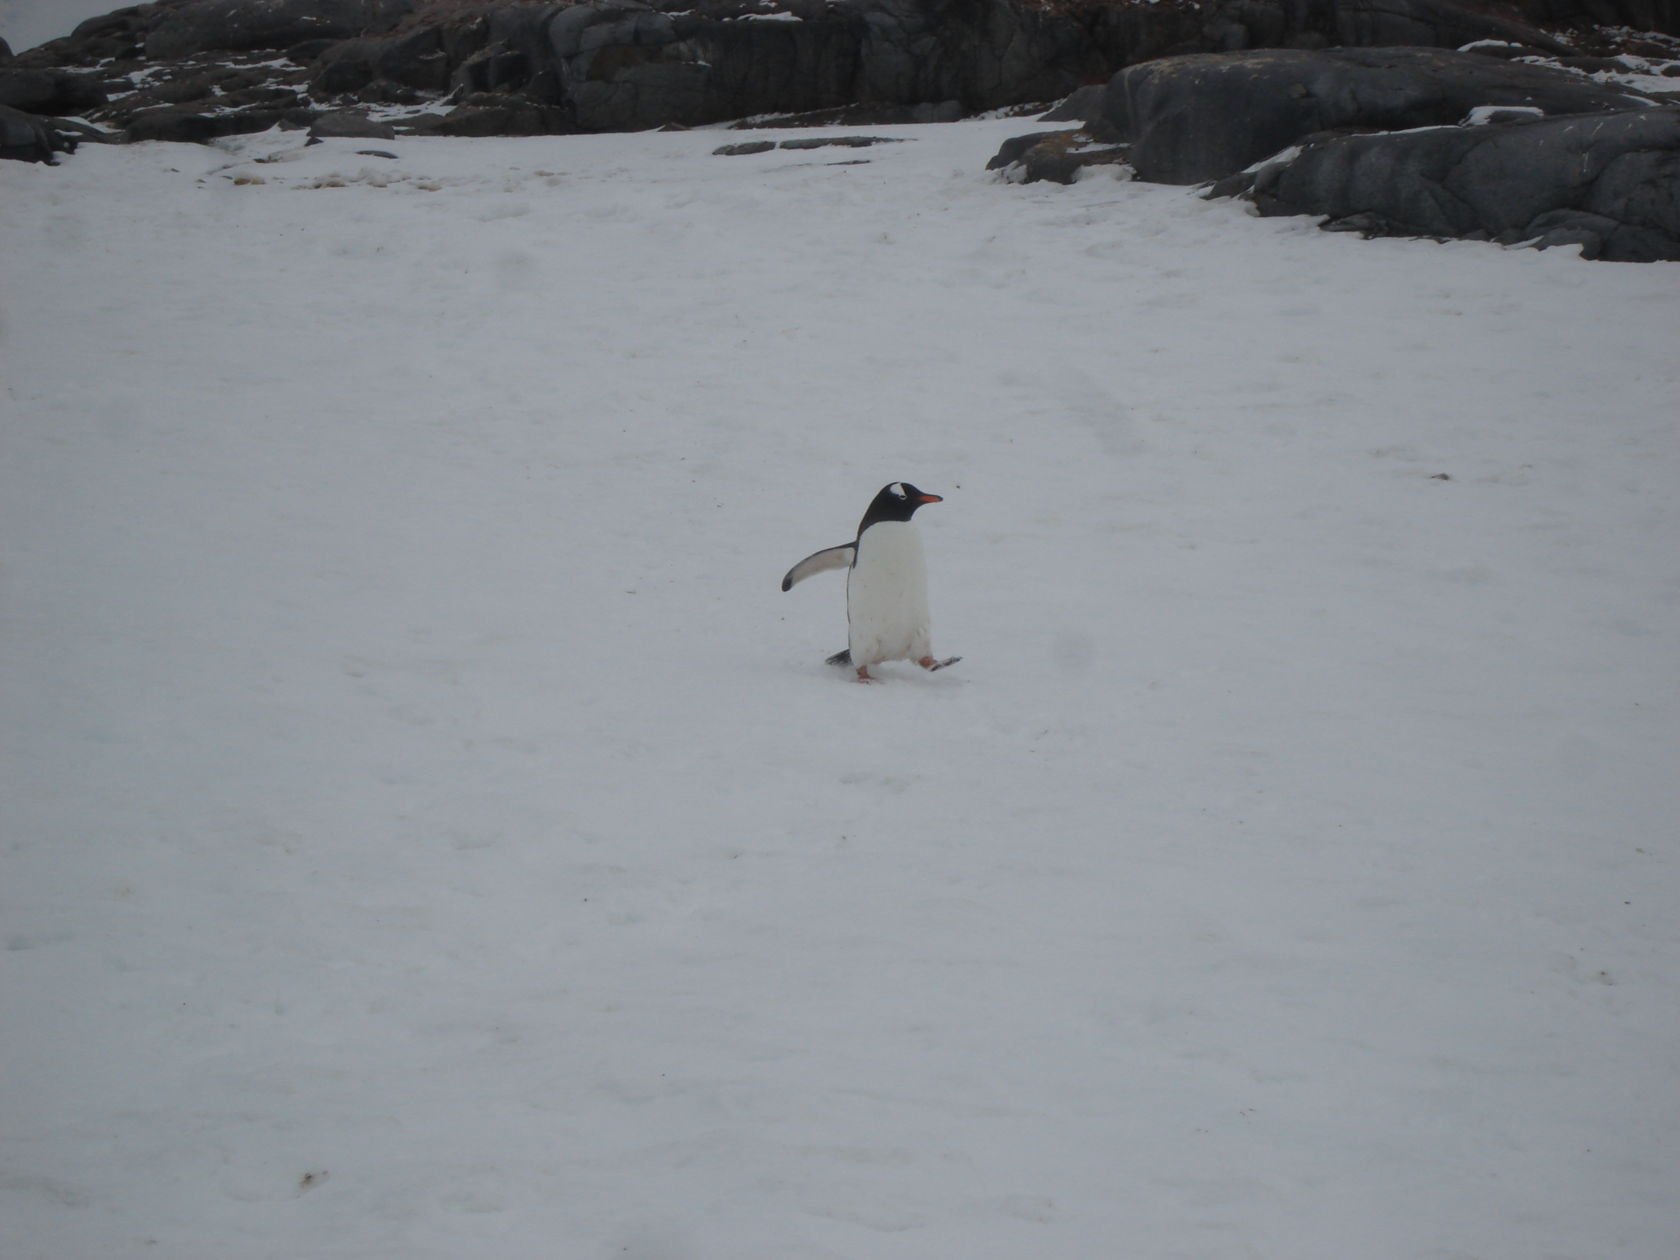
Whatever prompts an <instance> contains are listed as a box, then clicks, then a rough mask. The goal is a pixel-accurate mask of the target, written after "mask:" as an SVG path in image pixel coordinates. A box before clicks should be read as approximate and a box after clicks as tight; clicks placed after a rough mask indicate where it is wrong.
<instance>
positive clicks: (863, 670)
mask: <svg viewBox="0 0 1680 1260" xmlns="http://www.w3.org/2000/svg"><path fill="white" fill-rule="evenodd" d="M943 502H944V499H942V498H941V497H940V496H939V495H937V494H927V493H926V492H924V491H922V490H918V489H917V488H916V487H915V486H913V485H911V484H910V483H909V482H908V481H895V482H893V483H891V484H890V485H886V486H882V487H881V492H880V493H879V494H877V495H876V496H875V498H874V499H873V500H872V501H871V502H870V504H869V508H868V510H867V511H866V512H864V514H863V520H861V521H860V522H858V532H857V538H856V540H855V541H853V542H849V543H842V544H841V545H840V546H838V547H828V548H825V549H824V550H822V551H818V552H815V553H813V554H812V555H809V556H806V557H805V558H804V559H803V560H801V561H800V562H799V563H798V564H796V565H794V566H793V568H791V569H789V570H788V571H787V576H786V577H784V578H783V579H782V589H783V590H784V591H790V590H792V589H793V588H794V586H795V585H796V584H797V583H799V582H803V581H804V580H805V579H806V578H808V577H810V576H811V575H812V574H813V573H823V572H825V571H827V570H829V569H840V568H844V569H846V570H848V572H847V575H846V625H847V629H848V638H849V640H850V641H849V643H848V645H847V647H846V649H845V650H844V651H841V652H836V653H835V654H834V655H833V656H831V657H829V658H828V663H829V664H830V665H851V666H853V667H855V668H856V670H857V678H858V681H859V682H873V681H874V679H873V678H871V677H870V674H869V667H870V666H871V665H878V664H880V663H881V662H882V661H915V662H916V664H918V665H920V666H921V667H922V668H923V669H929V670H933V669H944V668H945V667H946V666H947V665H954V664H955V663H956V662H957V661H958V660H959V659H960V658H958V657H955V656H953V657H950V658H949V659H947V660H943V661H940V660H935V659H934V656H933V649H932V647H931V645H930V636H931V630H930V622H929V618H928V600H927V562H926V560H925V559H924V558H923V556H922V536H921V533H920V531H918V530H917V528H916V526H915V524H914V523H913V522H912V521H911V519H910V518H911V517H912V516H914V515H915V514H916V509H917V508H919V507H922V506H923V505H924V504H928V503H943Z"/></svg>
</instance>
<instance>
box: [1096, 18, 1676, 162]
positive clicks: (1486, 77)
mask: <svg viewBox="0 0 1680 1260" xmlns="http://www.w3.org/2000/svg"><path fill="white" fill-rule="evenodd" d="M1644 103H1646V102H1645V101H1644V99H1643V98H1641V97H1638V96H1635V95H1633V94H1631V93H1628V92H1624V91H1621V90H1618V89H1615V88H1609V87H1604V86H1601V85H1599V84H1596V83H1592V82H1589V81H1587V80H1584V79H1581V78H1579V77H1577V76H1575V75H1571V74H1567V73H1565V72H1563V71H1559V70H1551V69H1547V68H1545V67H1542V66H1532V65H1523V64H1516V63H1510V62H1502V61H1497V60H1493V59H1489V58H1483V57H1477V56H1474V55H1471V54H1467V53H1458V52H1447V51H1443V50H1440V49H1428V48H1338V49H1330V50H1326V51H1323V52H1307V51H1300V50H1283V49H1274V50H1266V51H1261V52H1246V53H1231V54H1218V53H1201V54H1192V55H1189V56H1183V57H1168V58H1164V59H1162V60H1160V61H1152V62H1146V63H1144V64H1142V65H1137V66H1128V67H1127V68H1126V69H1124V70H1122V71H1120V73H1119V74H1117V75H1115V76H1114V78H1113V79H1112V80H1111V81H1110V82H1109V85H1108V90H1107V93H1106V95H1105V97H1104V108H1103V117H1104V120H1105V121H1106V122H1107V123H1108V125H1109V126H1111V127H1112V128H1113V129H1114V131H1115V133H1116V134H1117V135H1118V136H1120V137H1121V138H1122V139H1124V140H1127V141H1129V142H1130V143H1131V145H1132V153H1131V161H1132V164H1133V165H1134V166H1135V167H1136V168H1137V172H1138V176H1139V177H1140V178H1142V179H1146V180H1152V181H1155V182H1158V183H1166V184H1194V183H1199V182H1201V181H1203V180H1210V179H1218V178H1220V177H1222V176H1226V175H1230V174H1232V173H1233V172H1236V171H1240V170H1242V169H1243V168H1244V167H1247V166H1249V165H1251V164H1253V163H1255V162H1257V161H1260V160H1261V159H1263V158H1266V157H1269V156H1271V155H1272V154H1274V153H1277V152H1278V151H1279V150H1281V149H1283V148H1285V147H1287V146H1289V145H1292V144H1295V143H1297V142H1299V141H1301V140H1303V139H1305V138H1306V137H1308V136H1310V135H1313V134H1315V133H1317V132H1320V131H1327V130H1332V129H1336V128H1361V129H1375V130H1400V129H1404V128H1410V127H1431V126H1440V125H1443V124H1447V123H1455V122H1458V121H1459V120H1460V119H1462V118H1463V117H1464V116H1465V115H1466V114H1468V113H1469V112H1470V111H1471V110H1472V109H1474V108H1476V107H1477V106H1483V105H1504V106H1523V107H1529V108H1538V109H1540V110H1541V111H1542V112H1544V113H1546V114H1549V115H1556V114H1581V113H1593V112H1604V111H1609V110H1617V109H1626V108H1628V107H1630V106H1636V105H1641V104H1644Z"/></svg>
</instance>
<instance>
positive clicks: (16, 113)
mask: <svg viewBox="0 0 1680 1260" xmlns="http://www.w3.org/2000/svg"><path fill="white" fill-rule="evenodd" d="M78 139H79V137H78V135H77V133H76V132H75V131H73V130H70V129H68V128H66V127H65V126H64V125H63V124H62V123H60V122H59V120H58V119H55V118H40V117H37V116H36V115H34V114H27V113H25V112H24V111H23V110H21V109H13V108H12V107H11V106H10V105H0V158H10V159H12V160H13V161H18V162H44V163H46V165H48V166H52V165H54V164H55V163H56V162H57V161H58V159H57V157H56V156H54V155H55V154H59V153H74V152H75V151H76V142H77V140H78Z"/></svg>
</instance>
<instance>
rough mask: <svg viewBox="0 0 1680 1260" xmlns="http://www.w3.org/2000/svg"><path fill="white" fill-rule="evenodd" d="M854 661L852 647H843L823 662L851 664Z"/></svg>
mask: <svg viewBox="0 0 1680 1260" xmlns="http://www.w3.org/2000/svg"><path fill="white" fill-rule="evenodd" d="M851 663H852V649H851V648H841V649H840V650H839V651H838V652H836V653H835V654H834V655H833V656H831V657H829V658H828V659H827V660H825V661H824V662H823V664H824V665H850V664H851Z"/></svg>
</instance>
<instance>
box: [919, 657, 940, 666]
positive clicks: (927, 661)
mask: <svg viewBox="0 0 1680 1260" xmlns="http://www.w3.org/2000/svg"><path fill="white" fill-rule="evenodd" d="M916 664H918V665H920V666H921V667H922V668H923V669H933V668H935V667H936V666H938V664H939V662H938V661H936V660H934V659H933V657H931V656H924V657H922V659H921V660H919V661H917V662H916Z"/></svg>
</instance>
